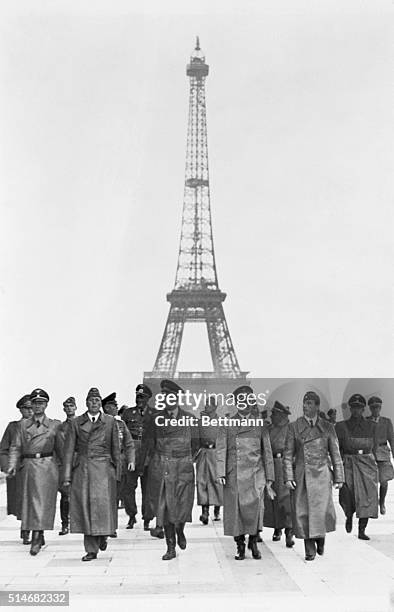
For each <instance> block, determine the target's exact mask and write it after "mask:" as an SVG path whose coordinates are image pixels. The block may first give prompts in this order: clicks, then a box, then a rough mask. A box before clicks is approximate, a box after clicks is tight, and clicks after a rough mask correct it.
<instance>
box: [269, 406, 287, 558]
mask: <svg viewBox="0 0 394 612" xmlns="http://www.w3.org/2000/svg"><path fill="white" fill-rule="evenodd" d="M290 414H291V413H290V408H289V407H288V406H284V405H283V404H281V403H280V402H278V401H275V403H274V405H273V407H272V411H271V421H272V423H271V425H269V426H268V433H269V437H270V442H271V449H272V455H273V458H274V468H275V482H274V484H273V489H274V491H275V493H276V497H274V499H271V498H270V497H269V496H268V494H267V492H266V494H265V509H264V527H273V528H274V533H273V536H272V540H273V541H274V542H279V540H280V539H281V537H282V529H284V530H285V536H286V546H287V548H291V547H292V546H294V540H293V531H292V519H291V505H290V491H289V489H288V488H287V487H286V486H285V483H284V480H283V454H284V449H285V443H286V436H287V430H288V428H289V415H290Z"/></svg>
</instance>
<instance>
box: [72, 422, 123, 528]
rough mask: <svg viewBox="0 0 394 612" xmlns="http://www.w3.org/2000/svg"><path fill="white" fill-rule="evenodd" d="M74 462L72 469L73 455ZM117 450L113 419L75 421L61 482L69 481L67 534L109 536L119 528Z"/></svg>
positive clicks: (118, 456) (117, 442) (117, 443)
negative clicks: (69, 531) (93, 421)
mask: <svg viewBox="0 0 394 612" xmlns="http://www.w3.org/2000/svg"><path fill="white" fill-rule="evenodd" d="M75 452H76V453H77V459H76V462H75V465H74V466H73V459H74V453H75ZM119 461H120V447H119V434H118V426H117V424H116V421H115V419H114V418H113V417H112V416H109V415H106V414H102V413H101V414H100V418H99V419H98V420H97V421H96V422H95V423H92V422H91V421H90V419H89V416H88V413H87V412H85V413H84V414H82V415H81V416H78V417H75V419H73V421H72V422H71V424H70V427H69V428H68V431H67V435H66V441H65V444H64V456H63V468H64V473H63V479H64V480H71V491H70V530H71V532H72V533H83V534H85V535H95V536H97V535H110V534H111V533H114V531H115V530H116V528H117V525H118V513H117V495H116V479H117V474H118V473H120V472H119Z"/></svg>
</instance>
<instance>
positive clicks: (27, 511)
mask: <svg viewBox="0 0 394 612" xmlns="http://www.w3.org/2000/svg"><path fill="white" fill-rule="evenodd" d="M30 401H31V405H32V409H33V416H32V417H30V418H28V419H23V421H21V422H20V425H19V427H18V428H17V429H16V431H15V436H14V438H13V441H12V443H11V448H10V454H9V462H8V476H11V477H12V476H15V474H16V470H17V467H18V465H19V464H20V463H21V464H22V470H21V471H22V474H21V480H22V483H21V495H22V509H21V517H22V530H23V531H32V540H31V547H30V554H31V555H37V553H39V551H40V549H41V546H43V545H44V544H45V540H44V531H45V530H48V529H49V530H51V529H53V524H54V520H55V513H56V497H57V490H58V484H59V468H58V465H59V462H60V461H61V452H62V444H61V439H60V436H59V434H58V428H59V425H60V421H58V420H56V419H49V418H48V417H47V416H46V414H45V410H46V408H47V406H48V402H49V395H48V393H47V392H46V391H44V390H43V389H34V391H32V393H31V394H30Z"/></svg>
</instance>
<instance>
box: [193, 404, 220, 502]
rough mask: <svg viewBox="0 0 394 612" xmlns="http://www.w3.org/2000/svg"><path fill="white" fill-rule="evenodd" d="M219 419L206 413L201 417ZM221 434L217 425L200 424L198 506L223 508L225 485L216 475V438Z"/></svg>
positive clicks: (197, 468) (197, 476)
mask: <svg viewBox="0 0 394 612" xmlns="http://www.w3.org/2000/svg"><path fill="white" fill-rule="evenodd" d="M203 415H206V416H210V417H211V418H212V419H217V414H216V413H213V414H211V415H208V413H205V412H204V411H203V412H202V413H201V415H200V416H203ZM218 433H219V427H218V426H217V425H211V423H209V425H203V424H202V420H201V419H200V420H199V423H198V448H199V450H198V452H197V456H196V483H197V504H198V505H199V506H223V485H221V484H220V482H219V481H218V478H217V473H216V450H215V449H216V438H217V436H218Z"/></svg>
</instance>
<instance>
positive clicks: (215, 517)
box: [213, 506, 220, 521]
mask: <svg viewBox="0 0 394 612" xmlns="http://www.w3.org/2000/svg"><path fill="white" fill-rule="evenodd" d="M213 520H214V521H220V506H215V508H214V511H213Z"/></svg>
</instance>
